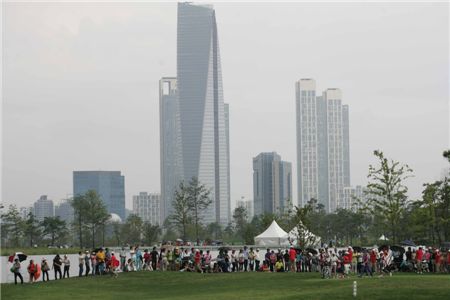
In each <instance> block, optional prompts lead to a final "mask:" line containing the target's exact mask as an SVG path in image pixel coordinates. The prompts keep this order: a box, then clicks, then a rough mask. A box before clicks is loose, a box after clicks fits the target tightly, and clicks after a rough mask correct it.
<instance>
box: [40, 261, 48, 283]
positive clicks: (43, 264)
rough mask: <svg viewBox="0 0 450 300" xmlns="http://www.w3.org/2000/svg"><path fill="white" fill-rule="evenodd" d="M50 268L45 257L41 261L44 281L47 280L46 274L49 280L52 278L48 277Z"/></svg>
mask: <svg viewBox="0 0 450 300" xmlns="http://www.w3.org/2000/svg"><path fill="white" fill-rule="evenodd" d="M48 270H50V266H49V265H48V262H47V260H46V259H45V258H43V259H42V262H41V272H42V281H45V276H47V281H49V280H50V278H49V277H48Z"/></svg>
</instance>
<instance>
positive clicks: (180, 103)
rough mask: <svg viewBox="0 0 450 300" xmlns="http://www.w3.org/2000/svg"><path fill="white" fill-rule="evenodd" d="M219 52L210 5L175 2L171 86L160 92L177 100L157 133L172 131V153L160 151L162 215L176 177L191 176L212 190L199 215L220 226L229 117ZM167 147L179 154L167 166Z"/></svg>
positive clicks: (226, 214)
mask: <svg viewBox="0 0 450 300" xmlns="http://www.w3.org/2000/svg"><path fill="white" fill-rule="evenodd" d="M219 52H220V51H219V43H218V33H217V24H216V16H215V11H214V9H213V8H212V6H210V5H196V4H192V3H179V4H178V26H177V78H176V89H174V92H173V93H172V94H170V93H169V95H164V96H168V97H170V96H174V99H176V101H177V103H176V105H175V108H173V109H172V110H171V112H169V113H168V114H169V115H167V114H163V113H161V115H162V118H164V119H163V120H161V128H160V132H161V135H165V134H166V132H167V131H169V132H170V133H169V135H170V134H171V133H172V132H174V134H175V137H170V136H169V137H168V140H169V141H168V142H167V144H170V146H168V147H169V148H171V149H174V152H175V153H174V154H171V153H170V151H162V153H161V155H162V157H161V163H162V166H161V178H162V183H161V184H162V186H161V191H162V194H163V195H162V196H163V204H162V206H163V207H164V209H163V211H164V212H163V217H164V218H165V217H167V216H168V214H170V211H171V205H172V203H171V202H172V200H173V191H174V189H175V188H176V187H177V186H178V184H179V182H180V181H182V180H183V181H185V182H189V181H190V180H191V179H192V178H193V177H196V178H198V180H199V182H200V183H201V184H204V185H205V186H206V187H207V188H208V189H209V190H210V191H211V199H212V203H211V205H210V206H209V207H208V208H207V209H206V210H205V211H204V212H203V213H202V221H203V222H204V223H212V222H219V223H220V224H222V225H224V226H226V225H227V224H228V223H229V222H230V195H229V194H230V178H229V150H228V148H229V141H228V135H227V132H228V129H227V123H228V118H227V108H226V106H225V104H224V100H223V89H222V73H221V65H220V53H219ZM165 99H167V98H165ZM164 112H166V111H165V110H164ZM166 120H170V121H169V122H170V124H175V125H169V126H174V128H175V129H173V130H170V129H167V128H166V127H165V126H166V123H165V121H166ZM173 120H174V121H173ZM162 139H163V138H162ZM177 141H179V144H178V146H177V144H176V143H177ZM167 144H164V145H167ZM161 147H166V146H163V145H162V146H161ZM166 149H167V148H166ZM166 153H167V155H168V156H170V155H173V156H175V157H179V164H178V162H176V164H178V165H176V166H175V167H174V170H172V171H170V168H171V167H170V166H168V165H167V164H170V163H168V162H167V161H168V159H167V158H166V157H165V155H166ZM167 170H169V171H167Z"/></svg>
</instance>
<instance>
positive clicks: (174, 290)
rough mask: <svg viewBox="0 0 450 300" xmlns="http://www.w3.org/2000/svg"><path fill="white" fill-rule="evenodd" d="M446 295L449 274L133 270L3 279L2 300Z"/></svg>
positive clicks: (409, 296)
mask: <svg viewBox="0 0 450 300" xmlns="http://www.w3.org/2000/svg"><path fill="white" fill-rule="evenodd" d="M354 280H356V281H357V282H358V296H357V299H408V300H411V299H449V297H450V275H416V274H394V276H392V277H384V278H378V277H374V278H362V279H355V278H350V279H340V280H339V279H333V280H322V279H320V277H319V274H317V273H313V274H310V273H298V274H293V273H232V274H230V273H228V274H224V273H221V274H198V273H179V272H164V273H161V272H136V273H126V274H120V275H119V277H118V278H111V277H109V276H102V277H98V276H97V277H95V278H93V277H90V278H71V279H64V280H58V281H50V282H48V283H47V282H46V283H41V282H39V283H37V284H33V285H30V284H24V285H22V286H21V285H20V284H19V285H17V286H15V285H14V284H2V285H1V296H2V299H8V300H12V299H27V300H28V299H46V300H52V299H55V300H59V299H120V300H123V299H183V300H186V299H214V300H219V299H238V298H239V299H327V300H329V299H332V300H335V299H350V298H352V290H353V281H354Z"/></svg>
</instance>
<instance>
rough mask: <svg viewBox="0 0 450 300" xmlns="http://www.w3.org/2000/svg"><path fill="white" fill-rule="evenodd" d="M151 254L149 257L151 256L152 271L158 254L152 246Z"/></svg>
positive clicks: (155, 265) (154, 269)
mask: <svg viewBox="0 0 450 300" xmlns="http://www.w3.org/2000/svg"><path fill="white" fill-rule="evenodd" d="M150 254H151V257H152V268H153V271H156V268H157V264H156V263H157V261H158V257H159V255H158V251H156V247H153V250H152V252H151V253H150Z"/></svg>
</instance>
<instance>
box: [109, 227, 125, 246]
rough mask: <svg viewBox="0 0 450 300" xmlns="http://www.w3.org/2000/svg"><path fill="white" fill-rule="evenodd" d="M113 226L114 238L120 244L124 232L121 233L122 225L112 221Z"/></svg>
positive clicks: (117, 244)
mask: <svg viewBox="0 0 450 300" xmlns="http://www.w3.org/2000/svg"><path fill="white" fill-rule="evenodd" d="M111 226H112V232H113V236H114V239H115V240H116V246H120V243H121V241H122V234H121V227H122V225H121V224H120V223H119V222H112V223H111Z"/></svg>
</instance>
